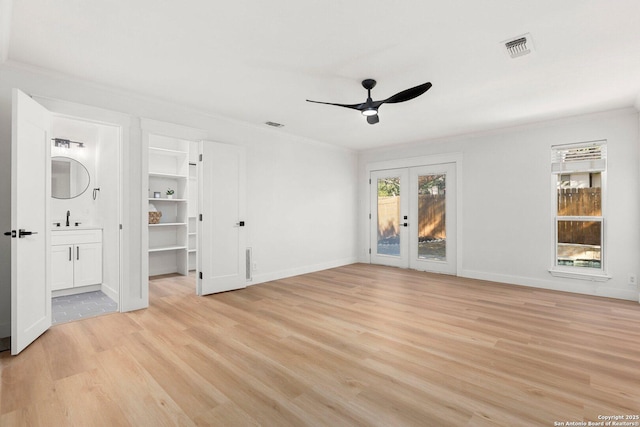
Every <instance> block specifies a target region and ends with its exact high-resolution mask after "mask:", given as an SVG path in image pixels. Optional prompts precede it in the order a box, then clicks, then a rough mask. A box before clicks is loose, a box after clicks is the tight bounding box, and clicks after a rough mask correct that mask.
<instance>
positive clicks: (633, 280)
mask: <svg viewBox="0 0 640 427" xmlns="http://www.w3.org/2000/svg"><path fill="white" fill-rule="evenodd" d="M627 283H628V284H629V286H636V285H637V284H638V278H637V277H636V275H635V274H633V273H631V274H629V280H628V281H627Z"/></svg>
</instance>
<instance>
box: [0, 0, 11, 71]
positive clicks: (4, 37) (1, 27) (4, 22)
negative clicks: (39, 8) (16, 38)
mask: <svg viewBox="0 0 640 427" xmlns="http://www.w3.org/2000/svg"><path fill="white" fill-rule="evenodd" d="M12 9H13V1H12V0H0V64H2V63H3V62H5V61H6V60H7V58H8V57H9V42H10V40H11V15H12Z"/></svg>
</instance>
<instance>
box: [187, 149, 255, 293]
mask: <svg viewBox="0 0 640 427" xmlns="http://www.w3.org/2000/svg"><path fill="white" fill-rule="evenodd" d="M200 153H201V155H202V157H201V160H200V167H199V168H198V182H199V186H198V187H199V190H198V192H199V207H200V212H199V215H202V216H201V217H199V218H198V219H199V221H198V234H197V253H198V261H199V262H198V272H199V274H200V276H199V278H198V280H197V283H198V284H197V293H198V295H206V294H212V293H216V292H224V291H230V290H233V289H239V288H244V287H246V282H247V278H246V265H245V264H246V255H245V253H246V246H247V245H246V231H245V230H246V226H245V220H246V217H245V215H246V152H245V149H244V147H237V146H234V145H229V144H220V143H216V142H209V141H202V142H200Z"/></svg>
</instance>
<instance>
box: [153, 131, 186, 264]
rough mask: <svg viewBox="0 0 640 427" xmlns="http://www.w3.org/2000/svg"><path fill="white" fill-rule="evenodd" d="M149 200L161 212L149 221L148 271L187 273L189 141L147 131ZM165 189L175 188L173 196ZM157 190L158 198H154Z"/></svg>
mask: <svg viewBox="0 0 640 427" xmlns="http://www.w3.org/2000/svg"><path fill="white" fill-rule="evenodd" d="M148 138H149V139H148V148H149V149H148V171H149V172H148V177H149V185H148V191H149V194H148V197H149V199H148V203H149V204H152V205H154V206H155V207H156V209H157V210H158V211H160V212H161V213H162V218H161V221H165V222H160V223H159V224H149V228H148V235H149V237H148V242H149V243H148V245H149V274H150V275H152V276H153V275H157V274H166V273H174V272H175V273H180V274H188V272H189V261H190V259H191V258H193V254H191V253H190V252H189V249H190V248H191V246H192V245H190V244H189V239H191V240H193V237H191V238H190V237H189V235H188V232H189V231H191V230H190V229H189V223H190V220H189V219H188V217H187V215H189V206H190V204H191V202H192V200H191V194H190V193H189V190H190V188H191V182H192V181H191V180H190V179H189V175H192V174H191V173H190V172H189V170H190V169H191V168H190V167H189V163H190V162H192V161H193V159H192V157H193V156H192V154H193V153H191V150H192V149H191V141H187V140H184V139H181V138H175V137H169V136H165V135H156V134H151V133H150V134H148ZM168 189H171V190H174V191H175V193H174V194H173V196H174V198H173V199H169V198H167V197H166V195H165V194H166V191H167V190H168ZM154 193H160V194H161V195H162V197H161V198H154V197H151V196H153V194H154Z"/></svg>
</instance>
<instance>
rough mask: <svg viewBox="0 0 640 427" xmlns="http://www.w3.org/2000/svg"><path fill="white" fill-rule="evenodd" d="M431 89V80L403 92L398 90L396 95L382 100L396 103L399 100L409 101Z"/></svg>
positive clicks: (387, 102) (386, 102)
mask: <svg viewBox="0 0 640 427" xmlns="http://www.w3.org/2000/svg"><path fill="white" fill-rule="evenodd" d="M429 89H431V83H429V82H427V83H423V84H421V85H419V86H416V87H412V88H411V89H406V90H403V91H402V92H398V93H396V94H395V95H393V96H390V97H389V98H387V99H385V100H384V101H382V103H385V104H395V103H397V102H405V101H409V100H411V99H413V98H416V97H418V96H420V95H422V94H423V93H425V92H426V91H428V90H429Z"/></svg>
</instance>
